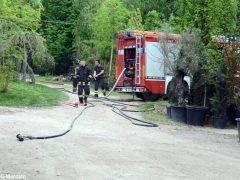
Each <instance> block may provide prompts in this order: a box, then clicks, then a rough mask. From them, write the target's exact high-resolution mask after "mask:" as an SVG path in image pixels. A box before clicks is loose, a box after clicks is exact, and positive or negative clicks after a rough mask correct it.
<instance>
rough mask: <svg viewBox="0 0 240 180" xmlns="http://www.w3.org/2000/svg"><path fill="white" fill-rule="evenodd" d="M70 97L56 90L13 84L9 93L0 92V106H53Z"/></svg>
mask: <svg viewBox="0 0 240 180" xmlns="http://www.w3.org/2000/svg"><path fill="white" fill-rule="evenodd" d="M67 99H68V96H67V95H66V94H64V93H63V92H60V91H57V90H55V89H52V88H49V87H46V86H42V85H37V84H28V83H23V82H12V83H10V85H9V90H8V92H0V106H13V107H20V106H33V107H39V106H53V105H57V104H58V102H59V101H62V100H67Z"/></svg>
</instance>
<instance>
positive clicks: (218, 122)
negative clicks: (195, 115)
mask: <svg viewBox="0 0 240 180" xmlns="http://www.w3.org/2000/svg"><path fill="white" fill-rule="evenodd" d="M213 120H214V126H215V128H217V129H225V128H226V126H227V117H226V116H220V117H216V116H215V117H213Z"/></svg>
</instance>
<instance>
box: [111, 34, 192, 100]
mask: <svg viewBox="0 0 240 180" xmlns="http://www.w3.org/2000/svg"><path fill="white" fill-rule="evenodd" d="M163 36H164V34H163V33H155V32H147V31H144V32H142V31H123V32H119V33H118V39H117V56H116V79H119V78H120V80H119V81H118V84H117V86H116V90H117V91H118V92H127V93H135V94H136V96H137V97H139V98H141V99H143V100H145V101H154V100H157V99H159V98H160V97H161V96H162V95H166V94H167V91H168V86H169V83H170V82H171V80H172V72H170V71H169V69H168V68H167V67H166V66H165V65H164V60H163V55H162V53H161V50H160V39H161V37H163ZM180 38H181V37H180V35H176V34H174V35H171V36H170V37H168V39H167V41H168V43H177V42H178V41H179V40H180ZM124 69H125V71H124V73H123V75H122V71H123V70H124ZM120 75H122V76H121V77H119V76H120ZM185 81H186V82H187V84H188V85H190V78H189V77H185ZM189 87H190V86H189Z"/></svg>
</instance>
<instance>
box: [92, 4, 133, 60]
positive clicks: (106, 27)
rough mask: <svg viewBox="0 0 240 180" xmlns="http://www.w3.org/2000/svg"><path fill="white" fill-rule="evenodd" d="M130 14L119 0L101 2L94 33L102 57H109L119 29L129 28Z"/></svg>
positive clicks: (94, 24)
mask: <svg viewBox="0 0 240 180" xmlns="http://www.w3.org/2000/svg"><path fill="white" fill-rule="evenodd" d="M129 15H130V12H129V11H128V10H127V9H126V8H125V7H124V6H123V3H122V2H121V1H119V0H105V1H104V2H103V3H102V4H101V6H100V8H99V10H98V12H97V14H96V18H95V21H94V23H93V34H94V39H95V44H96V47H97V48H98V50H99V53H100V57H101V58H102V59H106V58H107V59H109V58H108V57H109V56H110V47H111V42H112V39H113V38H114V37H115V36H116V34H117V32H118V31H120V30H122V29H126V28H127V23H128V16H129ZM114 39H115V38H114Z"/></svg>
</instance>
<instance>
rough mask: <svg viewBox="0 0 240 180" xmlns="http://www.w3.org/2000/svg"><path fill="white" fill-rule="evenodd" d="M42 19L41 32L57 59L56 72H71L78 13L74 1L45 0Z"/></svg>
mask: <svg viewBox="0 0 240 180" xmlns="http://www.w3.org/2000/svg"><path fill="white" fill-rule="evenodd" d="M43 6H44V11H43V12H42V15H41V19H42V23H41V30H40V32H41V34H42V35H43V36H44V37H45V38H46V43H47V47H48V49H49V52H50V53H51V54H52V56H53V57H54V59H55V63H56V68H55V73H56V74H63V73H67V72H69V67H70V66H71V64H72V61H73V57H72V55H73V50H74V49H73V44H74V33H73V31H74V29H75V26H76V19H77V16H78V13H77V12H76V9H75V8H74V5H73V1H68V0H45V1H43Z"/></svg>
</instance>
